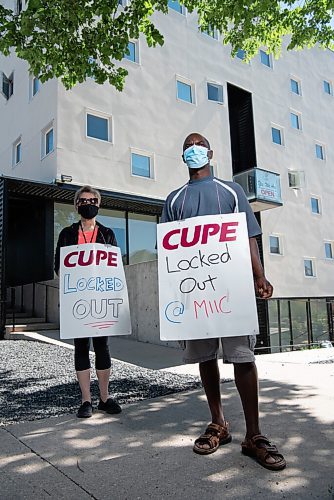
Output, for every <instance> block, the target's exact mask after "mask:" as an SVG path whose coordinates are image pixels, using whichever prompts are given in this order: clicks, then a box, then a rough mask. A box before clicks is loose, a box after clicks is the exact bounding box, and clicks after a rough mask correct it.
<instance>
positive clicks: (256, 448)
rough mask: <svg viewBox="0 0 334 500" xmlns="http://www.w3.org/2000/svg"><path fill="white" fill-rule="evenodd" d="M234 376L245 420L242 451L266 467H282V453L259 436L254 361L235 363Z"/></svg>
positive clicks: (257, 396)
mask: <svg viewBox="0 0 334 500" xmlns="http://www.w3.org/2000/svg"><path fill="white" fill-rule="evenodd" d="M234 377H235V383H236V386H237V389H238V391H239V394H240V399H241V403H242V407H243V410H244V415H245V421H246V437H245V441H244V442H243V443H242V445H241V446H242V450H243V453H244V454H245V455H250V456H252V457H254V458H255V459H256V460H257V461H258V462H259V463H260V464H261V465H262V466H263V467H265V468H266V469H271V470H282V469H284V468H285V466H286V462H285V459H284V457H283V455H281V454H280V453H278V451H277V448H276V447H275V446H273V445H272V444H271V443H270V441H269V440H268V439H267V438H266V437H264V436H261V431H260V427H259V382H258V376H257V368H256V365H255V363H254V362H250V363H235V364H234ZM252 438H254V439H252Z"/></svg>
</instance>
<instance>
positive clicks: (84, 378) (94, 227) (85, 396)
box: [55, 186, 122, 418]
mask: <svg viewBox="0 0 334 500" xmlns="http://www.w3.org/2000/svg"><path fill="white" fill-rule="evenodd" d="M100 203H101V195H100V193H99V192H98V191H97V190H96V189H93V188H92V187H90V186H83V187H82V188H81V189H79V190H78V191H77V192H76V193H75V195H74V207H75V209H76V211H77V212H78V214H79V215H80V221H79V222H76V223H74V224H72V225H71V226H69V227H65V228H64V229H63V230H62V231H61V233H60V235H59V238H58V243H57V248H56V255H55V272H56V273H57V274H58V272H59V263H60V248H61V247H65V246H70V245H77V244H79V245H80V244H83V243H104V244H105V245H114V246H117V242H116V238H115V235H114V233H113V231H112V230H111V229H109V228H107V227H105V226H102V224H100V223H99V222H97V221H96V220H95V217H96V216H97V214H98V211H99V207H100ZM89 345H90V339H89V338H76V339H74V363H75V370H76V373H77V378H78V382H79V385H80V389H81V395H82V403H81V406H80V408H79V410H78V412H77V416H78V417H79V418H88V417H91V416H92V413H93V407H92V400H91V393H90V360H89ZM93 346H94V351H95V368H96V375H97V378H98V382H99V389H100V402H99V404H98V409H99V410H103V411H106V412H107V413H112V414H114V413H120V412H121V411H122V409H121V407H120V406H119V404H118V403H117V402H116V401H114V400H113V399H111V398H110V397H109V391H108V386H109V377H110V367H111V360H110V354H109V346H108V337H97V338H93Z"/></svg>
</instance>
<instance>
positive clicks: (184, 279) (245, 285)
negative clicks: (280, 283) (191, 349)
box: [157, 213, 259, 340]
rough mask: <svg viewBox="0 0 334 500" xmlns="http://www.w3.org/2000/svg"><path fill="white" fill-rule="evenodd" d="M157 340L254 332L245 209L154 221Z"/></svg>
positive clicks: (255, 316) (252, 289)
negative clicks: (169, 220) (156, 251)
mask: <svg viewBox="0 0 334 500" xmlns="http://www.w3.org/2000/svg"><path fill="white" fill-rule="evenodd" d="M157 234H158V236H157V241H158V272H159V308H160V338H161V340H189V339H203V338H213V337H234V336H239V335H255V334H258V333H259V332H258V320H257V309H256V299H255V292H254V282H253V273H252V266H251V259H250V250H249V239H248V232H247V223H246V215H245V213H233V214H224V215H205V216H201V217H194V218H190V219H186V220H180V221H175V222H167V223H164V224H159V225H158V230H157Z"/></svg>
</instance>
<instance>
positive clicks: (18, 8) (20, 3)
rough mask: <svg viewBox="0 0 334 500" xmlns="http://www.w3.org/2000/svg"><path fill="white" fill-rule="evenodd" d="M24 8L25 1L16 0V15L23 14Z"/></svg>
mask: <svg viewBox="0 0 334 500" xmlns="http://www.w3.org/2000/svg"><path fill="white" fill-rule="evenodd" d="M22 8H23V1H22V0H16V1H15V13H16V15H18V14H21V12H22Z"/></svg>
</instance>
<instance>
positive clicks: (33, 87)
mask: <svg viewBox="0 0 334 500" xmlns="http://www.w3.org/2000/svg"><path fill="white" fill-rule="evenodd" d="M40 86H41V82H40V80H39V79H38V78H37V77H36V76H34V77H33V79H32V82H31V93H32V96H33V97H34V95H36V94H37V92H38V91H39V89H40Z"/></svg>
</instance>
